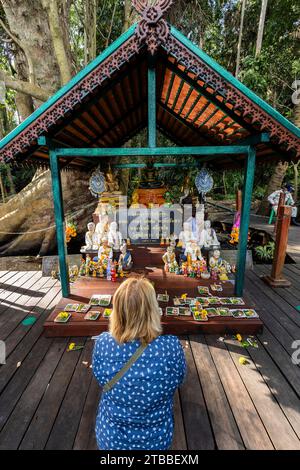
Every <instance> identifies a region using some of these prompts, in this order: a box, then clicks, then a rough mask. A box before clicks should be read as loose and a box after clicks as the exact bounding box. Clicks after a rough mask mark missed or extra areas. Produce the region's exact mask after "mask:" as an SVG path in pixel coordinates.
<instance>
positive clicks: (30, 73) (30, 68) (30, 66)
mask: <svg viewBox="0 0 300 470" xmlns="http://www.w3.org/2000/svg"><path fill="white" fill-rule="evenodd" d="M0 25H1V26H2V28H3V29H4V31H5V32H6V34H8V36H9V37H10V38H11V39H12V40H13V41H14V43H15V44H17V46H19V48H20V49H21V50H22V51H23V52H24V54H25V57H26V60H27V65H28V80H29V82H30V83H35V76H34V68H33V62H32V59H31V55H30V54H29V52H28V51H27V49H26V48H25V47H24V46H23V45H22V43H21V41H19V39H18V38H16V36H14V35H13V34H12V32H11V31H10V30H9V29H8V27H7V26H6V24H5V23H4V22H3V21H2V20H1V18H0Z"/></svg>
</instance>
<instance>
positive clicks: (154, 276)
mask: <svg viewBox="0 0 300 470" xmlns="http://www.w3.org/2000/svg"><path fill="white" fill-rule="evenodd" d="M137 274H139V275H141V274H142V275H145V276H146V277H147V278H149V279H150V280H151V281H152V282H153V283H154V286H155V290H156V292H157V293H164V292H165V291H167V292H168V294H169V296H170V301H169V303H168V304H166V303H165V304H164V303H160V306H161V307H162V308H163V309H164V308H165V307H166V306H173V297H175V296H180V295H181V294H183V293H187V294H188V296H189V297H196V296H197V295H198V293H197V286H198V285H207V286H208V285H209V284H210V281H204V280H199V279H191V278H186V277H184V276H178V275H175V274H170V273H165V272H164V271H163V269H162V268H157V267H152V268H144V269H136V270H135V272H134V273H131V274H130V275H137ZM120 282H121V281H120V280H117V282H111V281H107V280H105V279H93V278H80V279H78V280H77V281H76V282H75V283H74V284H73V285H72V289H71V294H70V296H69V297H68V298H62V299H61V300H60V301H59V303H58V304H57V306H56V307H55V309H54V310H53V311H52V312H51V314H50V315H49V317H48V318H47V320H46V322H45V323H44V331H45V335H46V336H47V337H58V336H65V337H66V336H95V335H98V334H100V333H102V332H103V331H107V329H108V320H107V319H106V318H103V316H102V315H101V316H100V317H99V318H98V320H96V321H88V320H84V314H81V313H72V318H71V319H70V320H69V321H68V322H67V323H65V324H62V323H55V322H54V318H55V317H56V315H57V314H58V313H59V312H60V311H62V310H64V307H65V306H66V305H67V304H68V303H77V302H80V303H88V302H89V299H90V298H91V296H92V295H94V294H111V295H113V294H114V292H115V290H116V289H117V287H118V285H119V283H120ZM223 289H224V290H223V292H221V293H220V296H224V297H228V296H232V295H233V285H232V283H231V282H225V283H223ZM244 301H245V304H246V305H245V308H251V302H249V301H248V300H247V298H246V297H244ZM93 310H100V311H103V310H104V309H103V308H101V307H94V308H93ZM258 314H259V311H258ZM162 326H163V332H164V334H175V335H185V334H198V333H205V334H220V335H224V334H236V333H240V334H242V335H246V334H247V335H253V334H257V333H259V332H261V331H262V322H261V320H260V319H259V318H256V319H248V318H238V319H237V318H233V317H213V318H209V320H208V321H207V322H197V321H195V320H194V319H193V317H192V316H191V317H170V316H168V317H167V316H166V315H163V316H162Z"/></svg>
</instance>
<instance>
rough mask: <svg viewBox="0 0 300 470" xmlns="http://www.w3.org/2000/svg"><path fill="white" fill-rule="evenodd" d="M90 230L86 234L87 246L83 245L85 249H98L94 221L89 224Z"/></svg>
mask: <svg viewBox="0 0 300 470" xmlns="http://www.w3.org/2000/svg"><path fill="white" fill-rule="evenodd" d="M87 228H88V231H87V232H86V234H85V246H83V247H82V250H83V251H89V250H97V249H98V236H97V233H96V232H95V224H94V222H89V223H88V224H87Z"/></svg>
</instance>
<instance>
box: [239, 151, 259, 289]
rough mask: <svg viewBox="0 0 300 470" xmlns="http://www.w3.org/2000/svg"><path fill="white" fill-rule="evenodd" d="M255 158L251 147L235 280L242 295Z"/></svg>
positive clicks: (245, 180)
mask: <svg viewBox="0 0 300 470" xmlns="http://www.w3.org/2000/svg"><path fill="white" fill-rule="evenodd" d="M255 158H256V150H255V148H254V147H249V150H248V155H247V158H246V162H245V173H244V187H243V202H242V214H241V224H240V237H239V246H238V255H237V266H236V267H237V272H236V282H235V294H236V295H237V296H242V295H243V290H244V282H245V279H244V278H245V270H246V256H247V243H248V230H249V220H250V210H251V199H252V190H253V183H254V174H255Z"/></svg>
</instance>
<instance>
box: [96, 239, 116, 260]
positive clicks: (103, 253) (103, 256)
mask: <svg viewBox="0 0 300 470" xmlns="http://www.w3.org/2000/svg"><path fill="white" fill-rule="evenodd" d="M112 256H113V253H112V249H111V247H110V246H109V245H108V239H107V237H104V238H103V239H102V244H101V246H100V248H99V251H98V260H99V262H100V264H102V263H103V262H105V261H106V262H107V260H108V259H112Z"/></svg>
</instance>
